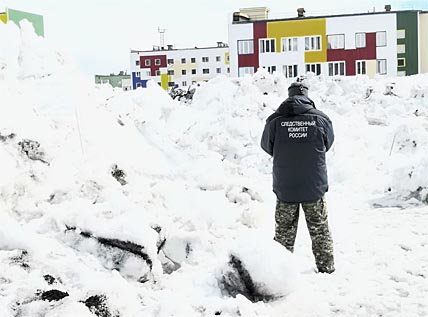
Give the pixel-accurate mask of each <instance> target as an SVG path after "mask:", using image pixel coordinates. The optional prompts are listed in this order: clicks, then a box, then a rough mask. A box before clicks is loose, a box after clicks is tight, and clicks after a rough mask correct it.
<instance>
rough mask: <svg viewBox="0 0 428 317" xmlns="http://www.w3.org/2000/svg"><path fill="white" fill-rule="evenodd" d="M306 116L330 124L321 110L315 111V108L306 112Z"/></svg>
mask: <svg viewBox="0 0 428 317" xmlns="http://www.w3.org/2000/svg"><path fill="white" fill-rule="evenodd" d="M306 114H307V115H314V116H317V117H321V118H323V119H325V120H327V121H330V122H331V120H330V118H329V117H328V116H327V115H326V114H325V113H324V112H322V111H321V110H318V109H315V108H314V109H311V110H309V111H308V112H306Z"/></svg>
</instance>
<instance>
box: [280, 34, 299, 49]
mask: <svg viewBox="0 0 428 317" xmlns="http://www.w3.org/2000/svg"><path fill="white" fill-rule="evenodd" d="M297 50H298V46H297V37H285V38H282V39H281V51H282V52H296V51H297Z"/></svg>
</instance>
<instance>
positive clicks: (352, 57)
mask: <svg viewBox="0 0 428 317" xmlns="http://www.w3.org/2000/svg"><path fill="white" fill-rule="evenodd" d="M358 60H365V61H367V60H376V33H366V46H365V47H362V48H355V49H350V50H349V49H329V50H327V61H329V62H333V61H345V67H346V75H347V76H353V75H356V71H355V66H356V61H358Z"/></svg>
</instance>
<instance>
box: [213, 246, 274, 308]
mask: <svg viewBox="0 0 428 317" xmlns="http://www.w3.org/2000/svg"><path fill="white" fill-rule="evenodd" d="M229 269H230V270H229V271H227V272H225V274H224V275H223V276H222V278H221V279H220V281H219V286H220V288H221V290H222V293H223V294H224V295H229V296H232V297H236V296H237V295H238V294H241V295H243V296H245V297H246V298H248V300H250V301H251V302H253V303H255V302H259V301H263V302H269V301H272V300H274V299H275V297H274V296H273V295H271V294H267V293H266V291H265V290H263V289H262V288H261V287H260V286H259V285H257V284H256V283H254V281H253V279H252V278H251V275H250V273H249V272H248V270H247V269H246V268H245V266H244V264H243V263H242V261H241V260H240V259H239V258H238V257H237V256H236V255H233V254H231V255H230V260H229Z"/></svg>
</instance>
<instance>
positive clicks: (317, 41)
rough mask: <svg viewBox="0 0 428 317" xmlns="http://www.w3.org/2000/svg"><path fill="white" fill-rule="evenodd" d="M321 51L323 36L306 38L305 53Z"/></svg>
mask: <svg viewBox="0 0 428 317" xmlns="http://www.w3.org/2000/svg"><path fill="white" fill-rule="evenodd" d="M320 50H321V36H319V35H317V36H307V37H305V51H320Z"/></svg>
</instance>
